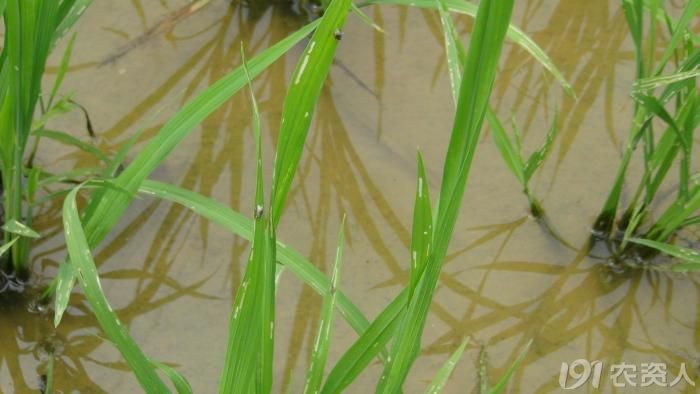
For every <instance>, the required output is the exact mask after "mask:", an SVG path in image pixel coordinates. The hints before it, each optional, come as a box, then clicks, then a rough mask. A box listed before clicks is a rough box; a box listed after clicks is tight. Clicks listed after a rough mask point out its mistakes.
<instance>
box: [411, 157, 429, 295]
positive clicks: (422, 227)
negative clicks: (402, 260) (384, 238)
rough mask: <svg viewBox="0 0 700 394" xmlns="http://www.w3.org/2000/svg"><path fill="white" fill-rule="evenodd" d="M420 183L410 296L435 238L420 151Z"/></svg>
mask: <svg viewBox="0 0 700 394" xmlns="http://www.w3.org/2000/svg"><path fill="white" fill-rule="evenodd" d="M416 163H417V172H418V184H417V185H416V198H415V203H414V205H413V234H412V236H411V276H410V279H409V285H408V289H409V290H408V291H409V296H408V297H409V298H411V297H412V296H413V292H414V291H415V289H416V288H417V286H418V282H419V281H420V279H421V278H422V277H423V273H424V272H425V266H426V264H427V262H428V256H429V255H430V246H431V243H432V238H433V214H432V212H431V210H430V189H429V187H428V177H427V176H426V175H425V166H424V165H423V158H422V157H421V154H420V152H418V154H417V155H416Z"/></svg>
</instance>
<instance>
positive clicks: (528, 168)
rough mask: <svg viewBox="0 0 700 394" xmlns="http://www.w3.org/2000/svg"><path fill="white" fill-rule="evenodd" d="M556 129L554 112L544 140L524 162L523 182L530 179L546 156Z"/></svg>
mask: <svg viewBox="0 0 700 394" xmlns="http://www.w3.org/2000/svg"><path fill="white" fill-rule="evenodd" d="M558 131H559V128H558V127H557V114H556V112H555V113H554V119H552V126H551V127H550V128H549V131H548V132H547V135H546V136H545V139H544V142H543V143H542V145H541V146H540V147H539V148H537V150H535V151H534V152H532V154H531V155H530V157H529V158H528V159H527V162H526V163H525V171H524V175H525V183H527V182H529V181H530V179H531V178H532V175H533V174H534V173H535V170H537V168H539V166H540V165H541V164H542V162H543V161H544V159H545V157H547V153H549V150H550V149H551V147H552V142H554V138H555V137H556V135H557V132H558Z"/></svg>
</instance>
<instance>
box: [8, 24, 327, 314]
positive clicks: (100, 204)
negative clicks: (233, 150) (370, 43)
mask: <svg viewBox="0 0 700 394" xmlns="http://www.w3.org/2000/svg"><path fill="white" fill-rule="evenodd" d="M318 23H319V21H315V22H312V23H309V24H308V25H306V26H304V27H303V28H301V29H299V30H297V31H296V32H295V33H293V34H292V35H290V36H288V37H286V38H284V39H283V40H281V41H280V42H278V43H277V44H275V45H273V46H271V47H270V48H268V49H266V50H265V51H263V52H262V53H261V54H259V55H258V56H256V57H254V58H252V59H251V60H250V61H249V62H248V67H249V70H250V74H251V76H253V77H255V76H256V75H258V74H260V73H261V72H262V71H263V70H264V69H265V68H267V67H268V66H269V65H270V64H272V63H273V62H274V61H275V60H277V59H278V58H279V57H280V56H282V55H283V54H284V53H286V52H287V51H288V50H289V49H290V48H292V47H293V46H294V45H296V44H297V43H298V42H299V41H301V40H302V39H303V38H304V37H305V36H306V35H307V34H309V33H310V32H311V31H313V30H314V29H315V28H316V26H317V25H318ZM245 84H246V77H245V74H244V71H243V68H242V67H238V68H236V69H235V70H233V71H232V72H231V73H229V74H228V75H226V76H225V77H223V78H221V79H220V80H219V81H217V82H215V83H214V84H213V85H211V86H210V87H208V88H207V89H205V90H204V91H203V92H201V93H200V94H199V95H197V96H196V97H195V98H194V99H192V100H191V101H190V102H189V103H188V104H186V105H185V106H184V107H183V108H182V109H180V110H179V111H178V112H177V113H176V114H175V115H174V116H173V117H172V118H171V119H170V120H169V121H168V122H167V123H166V124H165V125H164V126H163V127H162V128H161V130H160V131H159V132H158V134H157V135H156V136H155V137H154V138H153V139H151V141H150V142H149V143H148V145H147V146H146V147H145V148H144V149H143V150H141V152H139V154H138V155H137V156H136V157H135V158H134V160H133V161H132V162H131V164H130V165H129V166H128V167H127V168H126V169H125V170H124V171H123V172H122V173H121V174H120V175H119V177H118V178H117V180H116V183H117V184H118V185H119V186H120V187H122V188H123V189H125V190H128V191H129V192H131V193H135V192H136V191H137V190H138V188H139V186H140V185H141V183H142V182H143V181H144V180H145V179H146V178H147V177H148V175H149V174H150V173H151V172H153V170H154V169H155V168H156V167H157V166H158V165H159V164H160V163H161V162H162V161H163V160H164V159H165V158H166V157H167V156H168V154H169V153H170V152H171V151H172V150H173V149H174V148H175V146H177V145H178V144H179V143H180V142H181V141H182V140H183V139H184V138H185V137H186V136H187V135H188V134H189V132H190V131H192V130H193V129H194V127H195V126H196V125H197V124H199V123H200V122H201V121H202V120H204V118H206V117H207V116H209V114H211V113H212V112H213V111H214V110H215V109H216V108H218V107H219V106H220V105H221V104H223V103H224V102H225V101H226V100H228V99H229V98H230V97H231V96H232V95H233V94H234V93H236V92H238V90H240V88H241V87H243V86H245ZM0 130H2V129H1V128H0ZM95 193H97V196H99V198H91V200H90V201H91V203H89V204H88V206H87V207H86V209H85V213H84V221H85V230H86V233H87V234H88V244H89V245H91V246H96V245H97V244H99V242H100V241H102V239H103V238H104V237H105V236H106V235H107V233H109V231H110V230H111V229H112V227H114V225H115V224H116V223H117V221H118V220H119V218H120V217H121V215H122V214H123V212H124V211H125V210H126V208H127V207H128V206H129V203H130V201H131V199H130V197H129V196H127V195H125V194H124V193H120V192H116V191H112V190H108V189H105V190H103V191H100V190H99V189H98V191H96V192H95ZM56 307H57V309H56V311H57V312H58V314H59V315H61V314H62V312H63V311H61V310H59V309H58V307H59V305H57V306H56Z"/></svg>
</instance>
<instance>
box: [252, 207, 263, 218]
mask: <svg viewBox="0 0 700 394" xmlns="http://www.w3.org/2000/svg"><path fill="white" fill-rule="evenodd" d="M254 215H255V219H256V220H257V219H260V218H262V215H263V206H262V205H256V206H255V212H254Z"/></svg>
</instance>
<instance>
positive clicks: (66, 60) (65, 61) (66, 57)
mask: <svg viewBox="0 0 700 394" xmlns="http://www.w3.org/2000/svg"><path fill="white" fill-rule="evenodd" d="M74 43H75V33H73V34H71V37H70V39H69V40H68V45H66V49H65V51H63V57H62V58H61V64H60V65H59V66H58V72H56V79H55V80H54V83H53V87H52V88H51V94H50V95H49V107H51V103H52V102H53V99H54V97H56V94H58V90H59V89H60V88H61V84H62V83H63V78H64V77H65V75H66V71H68V65H69V64H70V57H71V54H72V53H73V44H74Z"/></svg>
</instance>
